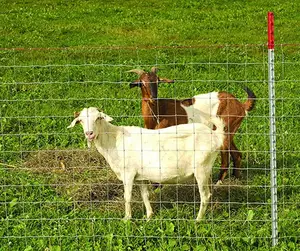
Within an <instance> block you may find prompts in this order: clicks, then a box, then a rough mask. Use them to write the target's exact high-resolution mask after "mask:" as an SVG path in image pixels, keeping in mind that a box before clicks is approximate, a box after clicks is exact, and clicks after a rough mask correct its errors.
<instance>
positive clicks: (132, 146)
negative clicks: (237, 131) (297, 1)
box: [69, 107, 224, 220]
mask: <svg viewBox="0 0 300 251" xmlns="http://www.w3.org/2000/svg"><path fill="white" fill-rule="evenodd" d="M111 120H112V119H111V118H110V117H109V116H107V115H105V114H103V113H100V112H99V111H98V110H97V109H96V108H93V107H90V108H84V109H83V110H82V111H81V113H80V115H79V116H78V117H77V118H75V119H74V120H73V122H72V123H71V124H70V126H69V128H70V127H73V126H74V125H75V124H76V123H77V122H80V123H81V125H82V127H83V130H84V133H85V136H86V138H87V140H88V141H93V142H94V144H95V146H96V148H97V150H98V151H99V153H101V154H102V155H103V156H104V158H105V159H106V161H107V162H108V164H109V165H110V167H111V168H112V170H113V171H114V172H115V174H116V175H117V177H118V179H120V180H121V181H122V182H123V184H124V198H125V219H129V218H131V206H130V201H131V192H132V186H133V183H134V181H137V182H140V183H141V195H142V198H143V201H144V204H145V207H146V211H147V218H150V217H151V215H152V214H153V211H152V208H151V205H150V202H149V198H148V197H149V193H148V188H147V185H146V184H144V183H143V181H152V182H159V183H173V184H174V183H175V184H176V183H178V182H181V181H184V180H188V179H190V178H192V177H195V178H196V180H197V183H198V187H199V192H200V196H201V206H200V210H199V213H198V216H197V220H200V219H202V218H203V216H204V213H205V210H206V207H207V204H208V201H209V198H210V195H211V194H210V190H209V181H210V175H211V172H212V167H213V163H214V161H215V159H216V156H217V153H218V149H220V147H221V146H222V144H223V140H224V125H223V122H222V120H221V119H219V118H212V122H213V123H214V124H215V125H216V127H217V130H215V131H213V130H211V129H210V128H209V127H207V126H206V125H204V124H200V123H195V124H183V125H178V126H172V127H168V128H164V129H159V130H149V129H145V128H140V127H134V126H114V125H112V124H110V123H109V121H111Z"/></svg>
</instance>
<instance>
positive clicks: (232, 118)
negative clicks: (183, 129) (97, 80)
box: [131, 68, 256, 181]
mask: <svg viewBox="0 0 300 251" xmlns="http://www.w3.org/2000/svg"><path fill="white" fill-rule="evenodd" d="M153 69H154V68H152V70H151V72H150V73H145V72H144V71H142V72H140V71H136V70H132V72H135V73H139V75H140V78H139V80H137V81H135V82H133V83H131V87H133V86H132V85H134V84H135V85H137V83H143V84H141V85H140V87H141V90H142V96H143V100H142V114H143V118H144V123H145V127H146V128H148V129H159V128H165V127H169V126H173V125H179V124H185V123H188V118H187V114H186V112H185V110H184V109H183V108H182V107H181V104H182V105H184V106H190V105H193V104H194V103H195V99H194V98H189V99H184V100H176V99H157V91H158V83H159V82H160V81H162V79H159V77H158V76H157V75H156V72H157V68H155V71H154V70H153ZM163 82H166V83H173V81H172V80H168V79H167V80H166V79H163ZM245 91H246V92H247V94H248V99H247V101H246V102H245V103H241V102H239V101H238V100H237V99H236V98H235V97H234V96H233V95H232V94H230V93H228V92H219V95H218V97H219V100H220V105H219V108H218V111H217V115H218V116H219V117H221V118H222V119H223V121H224V124H225V132H226V133H227V134H226V138H225V140H224V145H223V148H222V149H221V169H220V174H219V180H220V181H223V180H224V178H225V176H226V174H227V171H228V167H229V161H230V159H229V154H230V155H231V157H232V159H233V166H234V168H233V175H234V176H235V177H239V176H240V167H241V159H242V154H241V153H240V151H239V150H238V149H237V147H236V145H235V143H234V141H233V137H234V134H235V133H236V131H237V130H238V128H239V127H240V125H241V123H242V120H243V119H244V117H245V116H246V111H251V110H252V109H253V108H254V105H255V99H256V97H255V95H254V93H253V92H252V91H251V90H250V89H248V88H247V87H245ZM214 128H215V127H214Z"/></svg>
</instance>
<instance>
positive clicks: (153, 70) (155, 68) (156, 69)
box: [151, 66, 158, 74]
mask: <svg viewBox="0 0 300 251" xmlns="http://www.w3.org/2000/svg"><path fill="white" fill-rule="evenodd" d="M151 72H153V73H155V74H156V73H157V72H158V67H155V66H154V67H152V68H151Z"/></svg>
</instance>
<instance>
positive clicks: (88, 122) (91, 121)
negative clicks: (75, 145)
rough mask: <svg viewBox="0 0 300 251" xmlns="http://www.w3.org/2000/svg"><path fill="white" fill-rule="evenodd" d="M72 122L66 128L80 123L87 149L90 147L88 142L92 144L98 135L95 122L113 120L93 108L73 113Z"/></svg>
mask: <svg viewBox="0 0 300 251" xmlns="http://www.w3.org/2000/svg"><path fill="white" fill-rule="evenodd" d="M74 117H75V118H74V120H73V121H72V122H71V124H70V125H69V126H68V128H72V127H74V126H75V125H76V124H77V123H80V124H81V126H82V128H83V132H84V135H85V137H86V139H87V141H88V147H90V142H92V141H93V140H94V139H95V138H96V137H97V136H98V135H97V130H96V121H97V120H99V119H100V120H101V119H104V120H105V121H107V122H110V121H112V120H113V119H112V118H111V117H109V116H108V115H106V114H104V113H103V112H99V111H98V109H97V108H95V107H89V108H84V109H83V110H82V111H81V112H75V113H74Z"/></svg>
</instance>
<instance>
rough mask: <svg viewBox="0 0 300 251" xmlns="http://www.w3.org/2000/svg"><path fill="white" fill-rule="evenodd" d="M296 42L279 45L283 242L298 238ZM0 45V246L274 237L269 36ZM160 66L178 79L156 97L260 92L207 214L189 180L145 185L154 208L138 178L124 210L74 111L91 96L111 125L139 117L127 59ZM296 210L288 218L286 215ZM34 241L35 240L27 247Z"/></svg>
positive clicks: (118, 185) (265, 241)
mask: <svg viewBox="0 0 300 251" xmlns="http://www.w3.org/2000/svg"><path fill="white" fill-rule="evenodd" d="M299 51H300V50H299V46H298V45H281V46H277V48H276V52H277V53H276V56H275V68H276V113H277V114H276V122H277V124H276V127H277V131H276V132H277V134H276V136H277V168H278V180H277V182H278V226H279V245H281V247H286V248H291V249H292V248H294V249H296V248H297V247H299V245H300V244H299V230H298V229H299V213H300V210H299V194H298V193H297V191H298V190H299V184H300V183H299V174H300V168H299V151H300V149H299V147H300V145H299V142H298V136H299V129H300V128H299V127H300V123H299V115H298V113H297V111H298V109H297V108H299V95H298V93H299V89H300V85H299V79H300V78H299V70H298V68H299V67H298V66H299V63H298V62H299V57H300V53H299ZM0 53H1V66H0V72H1V73H0V76H1V100H0V105H1V114H0V116H1V120H0V121H1V141H0V149H1V160H2V161H1V169H0V171H1V176H0V177H1V178H0V179H1V193H0V207H1V210H0V212H1V223H0V224H1V227H0V231H1V234H0V243H1V244H0V246H1V247H3V248H4V249H3V250H8V249H9V248H16V247H18V248H19V249H20V250H25V249H26V250H31V249H32V250H39V249H41V250H42V249H43V250H44V249H45V248H48V249H50V250H60V249H62V250H63V249H69V250H72V249H79V250H103V249H110V250H122V249H128V250H130V249H132V250H133V249H134V250H137V249H138V250H147V249H148V250H150V249H151V250H155V249H157V250H166V249H168V248H175V247H178V248H179V249H180V250H190V249H193V250H202V249H203V250H204V249H205V248H211V249H216V250H218V249H221V248H222V250H223V249H226V248H227V249H232V248H235V249H237V248H240V249H243V248H244V249H247V248H249V247H253V248H255V247H270V246H271V222H272V220H273V219H272V218H271V194H270V190H271V189H270V145H269V98H268V67H267V64H268V58H267V48H266V46H265V45H236V46H232V45H231V46H229V45H226V46H198V47H147V48H146V47H144V48H125V47H107V48H104V47H101V48H64V49H51V48H47V49H3V50H1V51H0ZM153 66H156V67H158V68H159V72H158V75H159V76H161V77H166V78H169V79H174V80H175V83H173V84H160V86H159V91H158V93H159V94H158V95H159V97H160V98H170V99H171V98H178V99H183V98H188V97H193V96H195V95H197V94H200V93H207V92H213V91H227V92H229V93H232V94H233V95H234V96H236V97H237V99H238V100H240V101H241V102H245V100H246V98H247V95H246V93H245V91H244V90H243V88H242V87H244V86H247V87H249V88H250V89H251V90H253V92H254V93H255V94H256V96H257V102H256V106H255V109H254V110H253V111H251V112H249V113H248V116H247V117H246V118H245V119H244V120H243V122H242V125H241V127H240V128H239V129H238V131H237V132H236V134H235V138H234V139H235V143H236V145H237V146H238V149H239V150H240V151H241V152H242V169H241V173H242V176H241V177H240V178H238V179H237V178H235V177H233V175H232V163H231V168H230V171H229V172H228V175H227V177H226V178H225V180H224V182H223V184H222V185H220V186H214V184H215V183H216V181H217V178H218V173H219V168H220V157H218V158H217V161H216V162H215V163H214V168H213V174H212V178H211V182H212V184H213V185H212V186H211V189H212V197H211V199H210V203H209V206H208V210H207V211H206V215H205V219H204V220H203V221H201V222H195V218H196V216H197V213H198V210H199V204H200V197H199V193H198V187H197V184H196V182H195V180H192V181H189V182H185V183H180V184H175V185H174V184H173V185H171V184H169V185H164V186H163V187H161V188H158V189H153V188H152V186H151V185H149V188H150V200H151V204H152V206H153V209H154V216H153V217H152V219H151V220H149V221H147V220H146V219H145V214H146V212H145V209H144V206H143V202H142V198H141V196H140V194H139V191H138V189H137V185H135V186H134V190H133V203H132V207H133V215H132V218H133V219H132V220H131V221H130V222H123V221H122V218H123V216H124V199H123V196H124V191H123V185H122V182H121V181H119V180H118V179H117V177H116V175H115V174H114V173H113V171H112V170H111V169H110V168H109V165H108V164H107V162H106V161H105V159H104V158H103V157H102V156H101V155H100V154H99V153H98V152H97V151H96V149H95V148H94V147H92V148H91V149H87V143H86V140H85V138H84V135H83V133H82V129H81V128H79V127H78V128H74V130H69V129H67V126H68V125H69V124H70V122H71V121H72V120H73V113H74V112H75V111H80V110H82V109H83V108H84V107H90V106H94V107H98V108H99V109H101V110H103V111H104V112H105V113H106V114H108V115H109V116H111V117H113V118H114V121H113V122H112V123H113V124H115V125H130V126H133V125H134V126H139V127H143V126H144V121H143V118H142V116H141V92H140V90H139V89H137V88H132V89H131V88H129V84H130V82H132V81H134V80H136V78H137V77H136V75H134V74H132V73H129V72H128V70H131V69H134V68H139V69H145V70H147V71H148V70H150V69H151V67H153ZM291 222H293V223H291ZM30 248H31V249H30Z"/></svg>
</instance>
